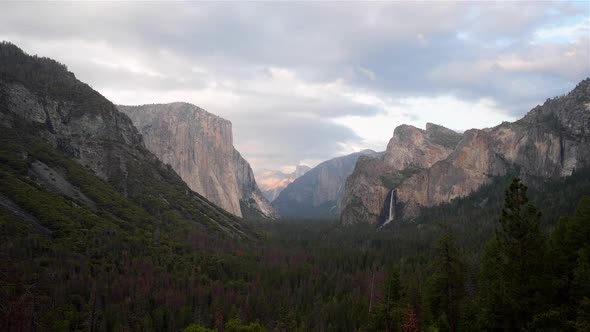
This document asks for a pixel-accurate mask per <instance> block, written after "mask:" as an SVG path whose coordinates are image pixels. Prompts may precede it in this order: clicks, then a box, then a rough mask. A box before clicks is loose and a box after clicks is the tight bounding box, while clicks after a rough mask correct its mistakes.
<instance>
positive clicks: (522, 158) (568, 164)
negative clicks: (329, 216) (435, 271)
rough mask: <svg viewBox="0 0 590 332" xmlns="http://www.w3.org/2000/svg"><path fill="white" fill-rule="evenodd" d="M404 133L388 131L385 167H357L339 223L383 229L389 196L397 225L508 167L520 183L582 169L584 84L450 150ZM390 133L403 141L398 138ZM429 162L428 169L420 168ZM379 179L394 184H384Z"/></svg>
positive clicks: (586, 157)
mask: <svg viewBox="0 0 590 332" xmlns="http://www.w3.org/2000/svg"><path fill="white" fill-rule="evenodd" d="M409 127H410V126H407V125H402V126H399V127H397V128H396V130H395V131H394V137H393V138H392V140H390V144H388V150H387V152H386V154H385V155H386V156H389V160H387V162H385V161H383V162H382V163H381V164H380V165H376V164H375V163H376V162H373V164H371V163H367V162H366V161H365V162H364V163H360V164H359V165H357V167H356V168H355V171H354V172H353V174H352V175H351V176H350V177H349V179H348V180H347V190H346V192H345V195H344V199H343V205H344V207H343V213H342V215H341V222H342V223H343V224H353V223H369V224H380V223H383V222H384V221H385V220H386V217H385V215H386V214H389V213H388V205H387V204H386V202H389V200H388V199H389V198H390V196H391V195H393V194H395V200H396V202H395V204H393V206H394V208H395V215H396V216H397V219H398V220H401V219H412V218H414V217H416V216H417V215H418V213H419V211H420V209H421V208H422V207H431V206H435V205H438V204H440V203H444V202H449V201H451V200H452V199H454V198H457V197H464V196H466V195H468V194H469V193H471V192H473V191H475V190H477V189H478V188H479V187H481V186H482V185H484V184H487V183H489V182H490V180H491V178H493V177H498V176H504V175H505V174H507V172H508V171H509V170H511V169H514V168H516V169H518V174H519V175H520V176H521V177H524V178H526V177H527V176H537V177H542V178H555V177H563V176H568V175H570V174H571V173H572V172H573V170H574V169H576V168H582V167H585V166H587V165H588V164H589V163H590V138H589V136H588V133H590V79H585V80H583V81H582V82H580V83H579V84H578V85H577V86H576V87H575V88H574V89H573V90H572V91H571V92H570V93H568V94H566V95H564V96H561V97H556V98H553V99H548V100H547V101H546V102H545V103H544V104H543V105H539V106H537V107H535V108H533V109H532V110H531V111H529V112H528V113H527V114H526V115H525V116H524V117H523V118H522V119H520V120H517V121H515V122H512V123H510V122H503V123H501V124H499V125H497V126H495V127H492V128H486V129H470V130H467V131H466V132H465V133H463V134H462V135H461V136H460V140H459V141H457V143H456V144H457V145H456V146H455V148H453V149H452V150H450V149H448V148H445V147H442V148H441V149H439V150H432V147H431V146H428V145H427V144H424V142H425V140H424V138H423V137H421V136H420V135H418V134H416V133H420V131H419V130H418V131H415V130H414V131H412V132H408V130H407V128H409ZM395 132H399V133H404V135H402V136H403V137H398V138H397V139H396V134H395ZM447 133H448V132H447ZM412 135H414V136H412ZM458 135H459V134H458ZM397 136H400V135H397ZM417 137H418V138H419V139H416V138H417ZM441 151H443V152H444V153H441ZM408 152H409V153H408ZM437 156H438V157H437ZM429 157H430V158H431V160H430V161H432V163H428V162H426V163H425V161H428V160H427V159H428V158H429ZM416 159H418V160H416ZM370 170H372V171H370ZM369 173H372V174H370V175H367V174H369ZM363 174H364V175H363ZM382 177H389V178H393V181H390V182H389V183H383V182H384V181H380V180H382Z"/></svg>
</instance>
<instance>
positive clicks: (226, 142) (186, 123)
mask: <svg viewBox="0 0 590 332" xmlns="http://www.w3.org/2000/svg"><path fill="white" fill-rule="evenodd" d="M118 108H119V110H120V111H122V112H124V113H125V114H127V115H128V116H129V118H130V119H131V120H132V121H133V124H134V125H135V126H136V127H137V128H138V130H139V132H140V133H141V135H142V136H143V139H144V142H145V145H146V147H147V148H148V149H149V150H150V151H151V152H152V153H154V154H155V155H156V156H157V157H158V158H159V159H160V160H162V162H164V163H165V164H167V165H170V166H171V167H172V169H174V170H175V171H176V173H178V175H180V177H181V178H182V179H183V180H184V181H185V182H186V183H187V184H188V185H189V187H190V188H191V189H192V190H193V191H196V192H198V193H200V194H201V195H203V196H205V197H206V198H207V199H208V200H210V201H211V202H213V203H215V204H216V205H218V206H220V207H222V208H224V209H225V210H227V211H228V212H230V213H232V214H234V215H236V216H239V217H253V216H255V215H256V214H260V215H262V216H264V217H274V211H273V209H272V206H271V205H270V203H269V202H268V201H267V199H266V198H265V197H264V196H263V195H262V192H261V191H260V190H259V189H258V186H257V185H256V180H255V179H254V174H253V172H252V168H251V167H250V165H249V164H248V162H247V161H246V160H245V159H244V158H243V157H242V156H241V155H240V153H239V152H238V151H237V150H236V149H235V148H234V146H233V134H232V125H231V122H230V121H228V120H226V119H223V118H221V117H219V116H216V115H213V114H211V113H209V112H207V111H205V110H203V109H201V108H199V107H197V106H195V105H191V104H188V103H171V104H153V105H142V106H118Z"/></svg>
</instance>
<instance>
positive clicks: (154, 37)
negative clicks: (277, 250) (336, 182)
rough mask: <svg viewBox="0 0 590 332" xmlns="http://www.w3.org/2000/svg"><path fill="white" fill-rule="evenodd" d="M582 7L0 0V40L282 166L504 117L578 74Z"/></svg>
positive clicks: (586, 46) (582, 69) (587, 53)
mask: <svg viewBox="0 0 590 332" xmlns="http://www.w3.org/2000/svg"><path fill="white" fill-rule="evenodd" d="M113 13H116V14H117V15H113ZM164 13H165V15H164ZM589 16H590V13H589V12H588V8H587V6H583V5H580V4H579V3H569V2H526V3H522V2H518V3H505V2H502V3H481V2H433V3H415V2H392V3H338V4H336V3H265V4H251V3H190V2H173V3H151V2H148V3H141V4H138V3H84V4H80V3H67V4H66V3H50V4H45V3H1V4H0V39H4V40H9V41H12V42H14V43H15V44H17V45H18V46H20V47H22V48H23V49H24V50H25V51H27V52H29V53H37V54H39V55H43V56H48V57H52V58H55V59H56V60H58V61H60V62H62V63H65V64H66V65H67V66H68V67H69V68H70V70H72V71H73V72H74V73H75V74H76V75H77V77H78V78H80V79H81V80H82V81H85V82H87V83H89V84H90V85H91V86H93V87H94V88H95V89H97V90H98V91H99V92H101V93H102V94H104V95H105V96H106V97H108V98H109V99H111V100H112V101H113V102H116V103H121V104H142V103H158V102H172V101H187V102H191V103H194V104H196V105H198V106H200V107H203V108H205V109H207V110H208V111H210V112H212V113H214V114H218V115H220V116H222V117H224V118H227V119H229V120H231V121H232V123H233V128H234V138H235V139H234V141H235V145H236V146H237V148H238V149H239V150H240V151H241V153H242V154H243V155H244V156H245V158H246V159H247V160H249V161H250V162H251V164H252V166H253V167H254V168H255V169H262V168H277V169H278V168H281V167H287V168H288V167H292V166H293V165H296V164H299V163H307V164H310V165H315V164H316V163H318V162H320V161H322V160H325V159H328V158H331V157H335V156H337V155H341V154H344V153H349V152H353V151H358V150H362V149H365V148H373V149H376V150H383V149H384V148H385V145H386V143H387V141H388V140H389V138H390V137H391V135H392V132H393V129H394V128H395V126H397V125H399V124H402V123H408V124H412V125H416V126H419V127H423V126H424V124H425V123H426V122H435V123H439V124H441V125H445V126H447V127H450V128H453V129H459V130H464V129H468V128H471V127H486V126H492V125H495V124H497V123H499V122H501V121H503V120H513V119H515V118H516V117H518V116H520V115H522V114H523V113H524V112H526V111H527V110H528V109H530V108H531V107H532V106H534V105H535V104H536V103H537V102H541V101H542V100H544V99H545V98H547V97H551V96H554V95H557V94H560V93H563V92H566V91H567V90H568V89H571V88H572V87H573V86H574V85H575V84H576V83H577V81H579V80H580V79H583V78H585V77H586V76H589V75H590V63H589V61H588V59H589V58H590V40H589V38H588V34H589V27H588V26H589V22H590V18H589Z"/></svg>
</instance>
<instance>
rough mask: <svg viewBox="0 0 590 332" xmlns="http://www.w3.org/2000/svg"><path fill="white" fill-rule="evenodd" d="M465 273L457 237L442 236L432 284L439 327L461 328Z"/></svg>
mask: <svg viewBox="0 0 590 332" xmlns="http://www.w3.org/2000/svg"><path fill="white" fill-rule="evenodd" d="M464 274H465V273H464V263H463V261H462V259H461V256H460V253H459V249H458V248H457V245H456V243H455V240H454V238H453V237H451V236H450V235H448V234H445V235H443V236H441V237H440V238H439V240H438V242H437V246H436V256H435V260H434V271H433V275H432V276H431V278H430V280H429V287H428V288H429V289H428V302H429V306H430V310H431V314H432V316H433V318H434V319H436V320H437V321H438V322H437V324H436V325H439V328H446V329H448V330H450V331H456V330H457V325H458V320H459V308H460V303H461V300H462V298H463V296H464V293H465V292H464ZM442 325H446V326H442Z"/></svg>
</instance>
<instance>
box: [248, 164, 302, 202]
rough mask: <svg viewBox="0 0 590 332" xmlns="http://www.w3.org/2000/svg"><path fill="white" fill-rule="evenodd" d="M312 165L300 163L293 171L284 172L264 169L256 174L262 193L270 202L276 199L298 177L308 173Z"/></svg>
mask: <svg viewBox="0 0 590 332" xmlns="http://www.w3.org/2000/svg"><path fill="white" fill-rule="evenodd" d="M310 169H311V167H309V166H306V165H299V166H297V167H296V168H295V170H294V171H293V172H291V173H283V172H281V171H273V170H263V171H261V172H260V173H258V174H256V182H257V183H258V186H259V187H260V190H262V194H263V195H264V197H266V199H268V200H269V201H270V202H272V201H274V200H275V198H277V197H278V196H279V194H280V193H281V191H283V189H285V188H286V187H287V185H289V183H291V182H293V181H295V180H296V179H297V178H299V177H300V176H302V175H303V174H305V173H307V171H309V170H310Z"/></svg>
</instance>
